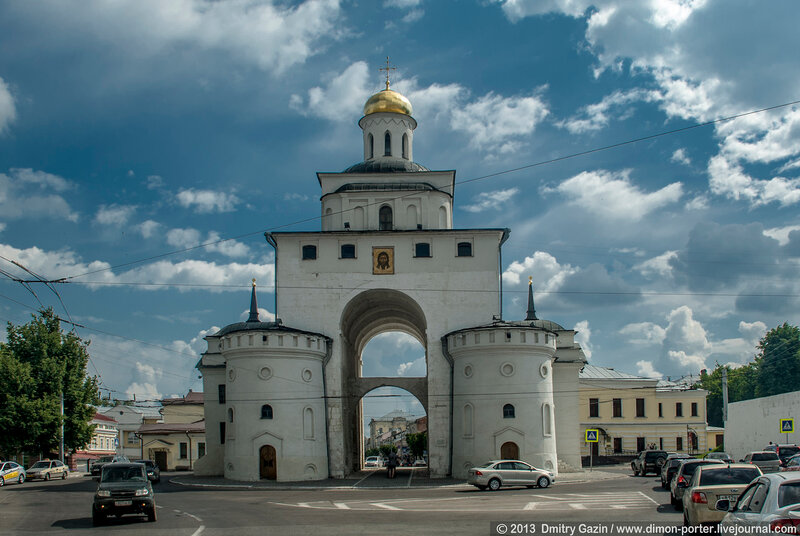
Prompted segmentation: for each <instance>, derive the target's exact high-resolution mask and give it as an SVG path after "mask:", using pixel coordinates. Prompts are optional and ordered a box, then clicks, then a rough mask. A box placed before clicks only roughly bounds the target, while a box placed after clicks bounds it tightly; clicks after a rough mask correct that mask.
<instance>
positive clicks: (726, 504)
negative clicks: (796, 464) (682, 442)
mask: <svg viewBox="0 0 800 536" xmlns="http://www.w3.org/2000/svg"><path fill="white" fill-rule="evenodd" d="M716 508H717V510H721V511H723V512H726V511H727V512H728V513H727V514H725V517H724V518H722V521H721V522H720V526H723V527H735V526H739V527H764V530H770V531H772V532H775V533H776V534H777V533H784V534H787V533H788V534H797V533H800V473H769V474H766V475H763V476H761V477H759V478H758V479H756V480H754V481H753V482H752V483H750V485H749V486H747V488H746V489H745V490H744V491H743V492H742V494H741V495H740V496H739V498H738V500H737V501H736V502H735V503H734V502H732V501H725V500H720V501H717V503H716ZM726 532H727V531H726Z"/></svg>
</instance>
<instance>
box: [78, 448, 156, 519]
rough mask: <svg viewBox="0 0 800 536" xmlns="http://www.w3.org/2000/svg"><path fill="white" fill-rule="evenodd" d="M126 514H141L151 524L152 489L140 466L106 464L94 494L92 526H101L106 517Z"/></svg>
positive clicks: (154, 517) (153, 500)
mask: <svg viewBox="0 0 800 536" xmlns="http://www.w3.org/2000/svg"><path fill="white" fill-rule="evenodd" d="M126 514H144V515H146V516H147V519H148V521H155V520H156V500H155V497H154V496H153V487H152V486H151V485H150V481H149V480H148V479H147V473H146V472H145V468H144V465H142V464H141V463H108V464H106V465H104V466H103V470H102V471H101V473H100V483H99V484H98V485H97V491H96V492H95V494H94V505H93V506H92V523H93V524H94V525H95V526H97V525H102V524H103V523H105V522H106V518H107V517H108V516H112V515H113V516H117V517H121V516H123V515H126Z"/></svg>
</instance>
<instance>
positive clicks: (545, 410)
mask: <svg viewBox="0 0 800 536" xmlns="http://www.w3.org/2000/svg"><path fill="white" fill-rule="evenodd" d="M552 413H553V410H552V409H551V407H550V404H548V403H545V404H544V405H543V406H542V424H543V426H542V432H543V433H544V435H545V437H549V436H551V435H553V415H552Z"/></svg>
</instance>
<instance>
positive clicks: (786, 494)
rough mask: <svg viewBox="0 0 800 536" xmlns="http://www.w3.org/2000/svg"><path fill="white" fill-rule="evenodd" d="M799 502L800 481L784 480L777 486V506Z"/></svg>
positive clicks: (781, 506)
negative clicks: (784, 481)
mask: <svg viewBox="0 0 800 536" xmlns="http://www.w3.org/2000/svg"><path fill="white" fill-rule="evenodd" d="M790 504H800V482H786V483H784V484H783V485H781V487H780V488H778V507H779V508H783V507H784V506H789V505H790Z"/></svg>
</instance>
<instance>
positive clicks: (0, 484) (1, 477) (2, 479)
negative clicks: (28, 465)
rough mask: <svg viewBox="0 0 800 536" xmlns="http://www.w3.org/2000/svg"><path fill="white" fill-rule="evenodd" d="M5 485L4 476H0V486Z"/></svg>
mask: <svg viewBox="0 0 800 536" xmlns="http://www.w3.org/2000/svg"><path fill="white" fill-rule="evenodd" d="M5 485H6V477H4V476H0V488H2V487H3V486H5Z"/></svg>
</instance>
